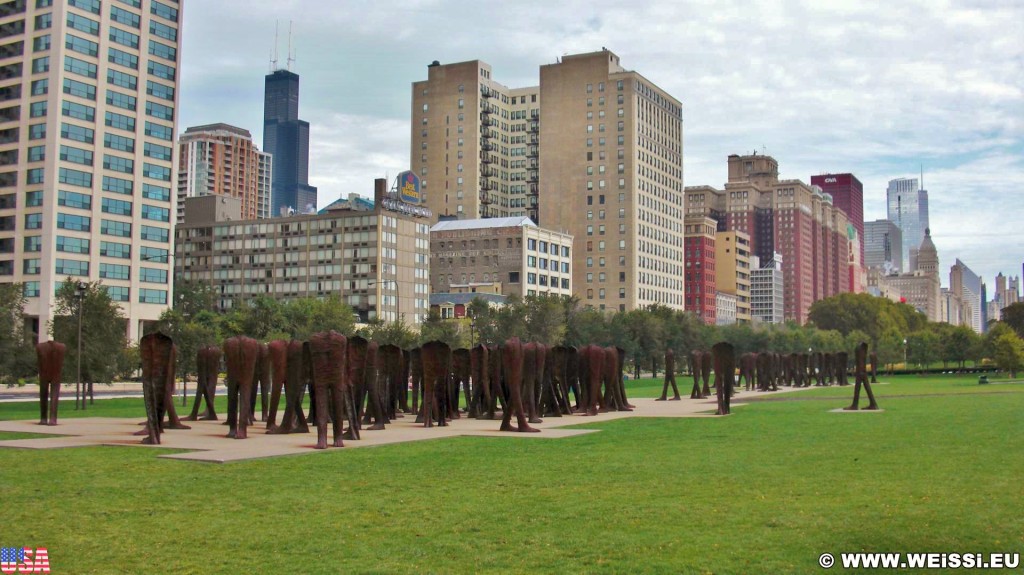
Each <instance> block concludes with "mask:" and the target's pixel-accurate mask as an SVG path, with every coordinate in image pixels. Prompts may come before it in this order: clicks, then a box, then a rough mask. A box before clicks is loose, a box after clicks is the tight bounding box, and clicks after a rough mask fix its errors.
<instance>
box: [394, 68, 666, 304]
mask: <svg viewBox="0 0 1024 575" xmlns="http://www.w3.org/2000/svg"><path fill="white" fill-rule="evenodd" d="M412 119H413V121H412V124H413V125H412V150H411V160H412V162H411V163H412V166H413V169H414V170H415V171H416V172H417V173H418V174H419V175H420V177H421V178H422V179H423V180H426V182H427V184H426V185H425V186H424V188H425V189H424V191H425V195H426V198H427V200H426V202H427V205H428V206H429V207H430V209H431V210H432V211H433V212H434V214H435V215H451V216H456V217H458V218H468V219H473V218H478V217H507V216H521V215H526V216H529V217H531V218H532V219H533V220H534V221H535V222H536V223H537V224H538V225H540V226H541V227H543V228H546V229H550V230H554V231H558V232H562V233H567V234H570V235H572V236H573V237H574V249H575V254H576V257H574V258H573V266H572V277H573V283H574V286H573V288H574V293H575V295H576V296H578V297H579V298H580V300H581V301H582V303H583V304H585V305H589V306H593V307H594V308H597V309H606V310H627V309H634V308H637V307H643V306H646V305H650V304H656V303H658V304H663V305H667V306H670V307H673V308H676V309H683V194H682V190H683V186H682V184H683V173H682V157H683V150H682V105H681V104H680V102H679V101H678V100H676V99H675V98H673V97H672V96H671V95H669V94H668V93H666V92H665V91H663V90H661V89H660V88H658V87H657V86H656V85H655V84H653V83H652V82H650V81H649V80H647V79H646V78H644V77H643V76H641V75H640V74H638V73H636V72H633V71H629V70H626V69H624V68H623V67H622V66H621V65H620V63H619V57H618V56H617V55H615V54H614V53H612V52H610V51H608V50H601V51H599V52H592V53H588V54H577V55H570V56H563V57H562V58H561V59H560V60H559V61H558V62H556V63H553V64H548V65H544V66H541V68H540V82H539V86H537V87H530V88H517V89H512V88H507V87H505V86H503V85H501V84H498V83H497V82H495V81H494V80H493V78H492V71H491V68H490V66H488V65H487V64H485V63H483V62H480V61H471V62H463V63H458V64H449V65H441V64H439V63H437V62H435V63H434V64H431V65H430V66H429V67H428V79H427V80H426V81H424V82H416V83H414V84H413V109H412ZM587 278H591V280H590V281H588V280H587ZM602 278H603V279H602Z"/></svg>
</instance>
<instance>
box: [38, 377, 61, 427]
mask: <svg viewBox="0 0 1024 575" xmlns="http://www.w3.org/2000/svg"><path fill="white" fill-rule="evenodd" d="M49 399H50V382H48V381H43V380H42V379H40V380H39V425H47V424H48V423H49V422H48V421H47V416H48V412H49V410H50V403H49ZM54 403H57V402H56V401H54Z"/></svg>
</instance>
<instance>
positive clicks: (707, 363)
mask: <svg viewBox="0 0 1024 575" xmlns="http://www.w3.org/2000/svg"><path fill="white" fill-rule="evenodd" d="M703 354H704V356H703V357H702V358H701V362H700V378H701V380H702V381H703V382H704V387H703V388H702V389H701V394H702V395H703V396H704V397H710V396H711V388H710V387H709V386H708V382H709V381H711V368H712V367H714V365H715V356H714V355H713V354H712V352H710V351H705V352H703Z"/></svg>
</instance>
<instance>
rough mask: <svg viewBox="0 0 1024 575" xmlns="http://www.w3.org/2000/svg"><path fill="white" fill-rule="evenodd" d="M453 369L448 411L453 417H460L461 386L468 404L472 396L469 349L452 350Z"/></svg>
mask: <svg viewBox="0 0 1024 575" xmlns="http://www.w3.org/2000/svg"><path fill="white" fill-rule="evenodd" d="M451 371H452V373H451V388H450V389H451V391H450V393H449V398H450V402H449V405H448V413H450V414H451V418H452V419H459V418H461V417H462V416H461V415H460V414H459V388H460V387H461V388H462V389H463V391H464V392H465V395H466V403H467V404H468V403H469V401H470V398H471V397H472V395H470V390H469V371H470V359H469V350H468V349H465V348H459V349H456V350H454V351H452V370H451Z"/></svg>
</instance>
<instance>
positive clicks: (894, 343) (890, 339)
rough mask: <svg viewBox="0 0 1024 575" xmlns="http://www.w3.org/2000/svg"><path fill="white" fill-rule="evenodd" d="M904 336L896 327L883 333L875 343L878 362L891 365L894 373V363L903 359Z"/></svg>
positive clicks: (890, 370)
mask: <svg viewBox="0 0 1024 575" xmlns="http://www.w3.org/2000/svg"><path fill="white" fill-rule="evenodd" d="M903 352H904V345H903V336H902V335H901V334H900V333H899V332H898V331H896V330H895V329H890V330H888V331H886V332H885V333H883V334H882V336H881V337H880V338H879V339H878V343H877V344H875V353H876V354H877V355H878V362H879V363H880V364H882V365H888V366H889V372H890V373H892V370H893V365H894V364H896V363H899V362H902V361H903Z"/></svg>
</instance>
